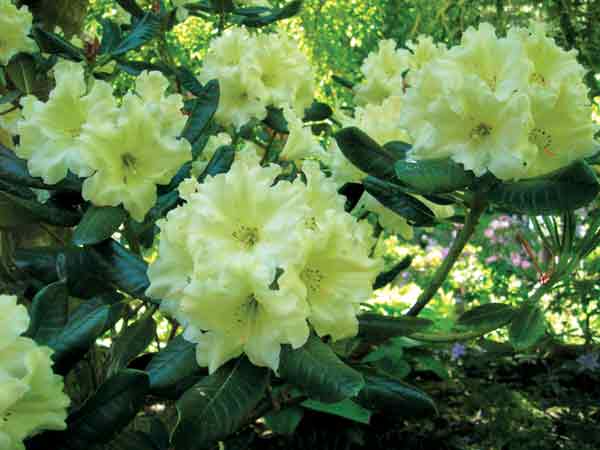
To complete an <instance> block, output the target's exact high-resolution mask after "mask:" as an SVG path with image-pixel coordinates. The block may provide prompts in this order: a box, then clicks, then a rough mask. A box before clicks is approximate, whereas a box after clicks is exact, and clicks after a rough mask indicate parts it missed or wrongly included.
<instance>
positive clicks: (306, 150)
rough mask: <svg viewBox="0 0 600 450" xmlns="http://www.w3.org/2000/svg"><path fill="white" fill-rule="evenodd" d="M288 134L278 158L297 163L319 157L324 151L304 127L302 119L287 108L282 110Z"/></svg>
mask: <svg viewBox="0 0 600 450" xmlns="http://www.w3.org/2000/svg"><path fill="white" fill-rule="evenodd" d="M283 115H284V117H285V119H286V121H287V124H288V129H289V134H288V137H287V139H286V141H285V145H284V146H283V150H282V151H281V153H280V155H279V157H280V158H281V159H285V160H289V161H297V160H301V159H305V158H309V157H319V156H322V155H323V154H324V150H323V148H322V147H321V145H320V144H319V142H318V141H317V139H316V138H315V136H314V135H313V134H312V130H311V128H310V126H307V125H304V123H303V122H302V119H301V118H300V117H298V116H297V115H296V113H295V112H294V111H293V110H292V109H291V108H289V107H285V108H284V109H283Z"/></svg>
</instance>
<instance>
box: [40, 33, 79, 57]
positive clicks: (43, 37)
mask: <svg viewBox="0 0 600 450" xmlns="http://www.w3.org/2000/svg"><path fill="white" fill-rule="evenodd" d="M32 33H33V36H34V38H35V40H36V41H37V43H38V45H39V47H40V50H41V51H42V52H45V53H50V54H52V55H60V56H62V57H63V58H66V59H70V60H71V61H78V62H79V61H83V60H84V59H85V54H84V53H83V50H82V49H80V48H77V47H75V46H74V45H73V44H71V43H70V42H69V41H67V40H66V39H64V38H62V37H60V36H59V35H57V34H55V33H51V32H49V31H46V30H43V29H42V28H39V27H34V28H33V30H32Z"/></svg>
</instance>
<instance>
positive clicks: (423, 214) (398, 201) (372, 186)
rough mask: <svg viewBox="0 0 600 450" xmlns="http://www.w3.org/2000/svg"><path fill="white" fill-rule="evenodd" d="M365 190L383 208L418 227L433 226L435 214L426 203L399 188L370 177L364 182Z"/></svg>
mask: <svg viewBox="0 0 600 450" xmlns="http://www.w3.org/2000/svg"><path fill="white" fill-rule="evenodd" d="M363 185H364V187H365V190H366V191H367V192H368V193H369V194H371V195H372V196H373V197H375V198H376V199H377V200H378V201H379V202H380V203H381V204H382V205H383V206H385V207H386V208H388V209H390V210H392V211H393V212H395V213H396V214H398V215H400V216H402V217H404V218H405V219H406V220H408V221H409V223H411V224H413V225H416V226H427V225H432V224H433V222H434V217H435V214H434V213H433V211H431V209H429V208H428V207H427V206H426V205H425V204H424V203H422V202H420V201H419V200H417V199H416V198H415V197H413V196H412V195H409V194H406V193H405V192H403V191H402V190H401V189H400V188H399V187H398V186H395V185H393V184H391V183H387V182H385V181H382V180H380V179H378V178H375V177H372V176H368V177H367V178H365V179H364V180H363Z"/></svg>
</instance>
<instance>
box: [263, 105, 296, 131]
mask: <svg viewBox="0 0 600 450" xmlns="http://www.w3.org/2000/svg"><path fill="white" fill-rule="evenodd" d="M263 122H264V123H265V125H267V126H268V127H269V128H271V129H272V130H274V131H276V132H277V133H281V134H288V133H289V132H290V130H289V128H288V123H287V120H285V116H284V115H283V109H281V108H275V107H273V106H269V107H268V108H267V117H265V119H264V120H263Z"/></svg>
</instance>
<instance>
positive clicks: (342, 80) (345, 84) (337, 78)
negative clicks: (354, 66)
mask: <svg viewBox="0 0 600 450" xmlns="http://www.w3.org/2000/svg"><path fill="white" fill-rule="evenodd" d="M331 79H332V80H333V81H335V82H336V83H337V84H339V85H340V86H343V87H345V88H346V89H354V83H353V82H352V81H350V80H347V79H345V78H343V77H340V76H338V75H331Z"/></svg>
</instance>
